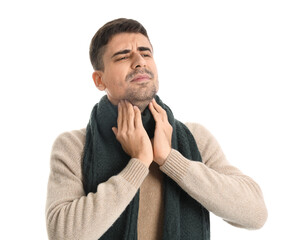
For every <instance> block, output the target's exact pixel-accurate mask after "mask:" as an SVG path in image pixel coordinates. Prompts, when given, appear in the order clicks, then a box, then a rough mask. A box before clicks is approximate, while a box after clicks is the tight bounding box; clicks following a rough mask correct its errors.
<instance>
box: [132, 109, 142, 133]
mask: <svg viewBox="0 0 294 240" xmlns="http://www.w3.org/2000/svg"><path fill="white" fill-rule="evenodd" d="M134 112H135V120H134V126H135V128H143V123H142V118H141V111H140V109H139V108H138V107H137V106H134Z"/></svg>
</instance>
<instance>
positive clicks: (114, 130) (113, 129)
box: [112, 127, 118, 137]
mask: <svg viewBox="0 0 294 240" xmlns="http://www.w3.org/2000/svg"><path fill="white" fill-rule="evenodd" d="M112 131H113V133H114V135H115V137H116V136H117V132H118V130H117V128H116V127H113V128H112Z"/></svg>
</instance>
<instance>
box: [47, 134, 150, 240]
mask: <svg viewBox="0 0 294 240" xmlns="http://www.w3.org/2000/svg"><path fill="white" fill-rule="evenodd" d="M84 138H85V136H84V133H83V132H81V131H73V132H70V133H64V134H62V135H60V136H59V137H58V138H57V140H56V141H55V143H54V145H53V148H52V154H51V161H50V168H51V169H50V176H49V182H48V192H47V203H46V222H47V231H48V236H49V239H52V240H53V239H54V240H56V239H70V240H74V239H79V240H83V239H85V240H91V239H93V240H97V239H98V238H99V237H101V236H102V235H103V233H104V232H106V231H107V229H108V228H109V227H110V226H111V225H112V224H113V223H114V222H115V220H116V219H117V218H118V217H119V216H120V214H121V213H122V212H123V211H124V209H125V208H126V207H127V205H128V204H129V202H130V201H131V200H132V199H133V197H134V196H135V194H136V192H137V191H138V189H139V186H140V185H141V183H142V182H143V180H144V179H145V177H146V176H147V174H148V168H147V167H146V166H145V165H144V164H143V163H142V162H141V161H139V160H138V159H135V158H132V159H131V160H130V162H129V164H128V165H127V166H126V168H125V169H123V170H122V172H121V173H119V174H118V175H116V176H113V177H111V178H110V179H109V180H108V181H106V182H104V183H102V184H99V185H98V187H97V193H95V194H93V193H89V194H88V195H87V196H85V193H84V189H83V183H82V170H81V169H82V168H81V161H82V160H81V158H82V151H83V146H84V142H83V141H84Z"/></svg>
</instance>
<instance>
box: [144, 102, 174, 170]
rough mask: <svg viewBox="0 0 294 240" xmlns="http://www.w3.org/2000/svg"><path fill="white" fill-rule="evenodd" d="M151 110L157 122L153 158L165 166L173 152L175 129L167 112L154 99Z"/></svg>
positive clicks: (150, 106)
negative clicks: (173, 133)
mask: <svg viewBox="0 0 294 240" xmlns="http://www.w3.org/2000/svg"><path fill="white" fill-rule="evenodd" d="M149 109H150V111H151V113H152V115H153V118H154V120H155V124H156V125H155V132H154V139H153V141H152V144H153V158H154V161H155V162H156V163H157V164H159V165H160V166H161V165H163V164H164V162H165V160H166V159H167V157H168V155H169V153H170V151H171V137H172V132H173V128H172V126H171V125H170V124H169V122H168V118H167V114H166V111H165V110H164V109H163V108H162V107H161V106H159V105H158V104H157V102H156V101H155V100H154V99H153V100H152V102H151V103H150V104H149Z"/></svg>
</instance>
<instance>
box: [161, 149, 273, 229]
mask: <svg viewBox="0 0 294 240" xmlns="http://www.w3.org/2000/svg"><path fill="white" fill-rule="evenodd" d="M226 167H227V168H228V166H226ZM229 168H230V169H229V171H228V170H227V172H226V173H220V172H217V171H215V170H214V169H212V168H209V167H207V166H206V165H205V164H203V163H201V162H194V161H190V160H188V159H186V158H184V157H183V156H182V155H181V154H180V153H179V152H177V151H175V150H172V152H171V154H170V156H169V158H168V160H167V161H166V162H165V164H164V165H163V166H162V167H161V170H162V171H163V172H165V173H166V174H167V175H168V176H170V177H171V178H172V179H173V180H175V181H176V182H177V183H178V184H179V185H180V186H181V187H182V188H183V190H185V191H186V192H187V193H188V194H189V195H190V196H191V197H193V198H194V199H196V200H197V201H198V202H199V203H201V204H202V205H203V206H204V207H205V208H206V209H207V210H209V211H211V212H213V213H214V214H216V215H218V216H219V217H221V218H223V219H224V220H226V221H228V222H229V223H232V224H234V225H236V226H239V227H244V228H249V229H257V228H260V227H261V226H262V225H263V224H264V222H265V220H266V218H267V210H266V207H265V204H264V201H263V196H262V193H261V190H260V188H259V186H258V185H257V184H256V183H255V182H254V181H253V180H252V179H251V178H249V177H247V176H245V175H243V174H242V173H241V172H239V170H237V169H236V168H234V167H233V166H230V167H229ZM228 172H230V173H228Z"/></svg>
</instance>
